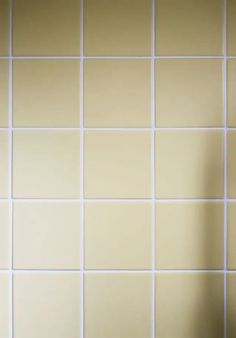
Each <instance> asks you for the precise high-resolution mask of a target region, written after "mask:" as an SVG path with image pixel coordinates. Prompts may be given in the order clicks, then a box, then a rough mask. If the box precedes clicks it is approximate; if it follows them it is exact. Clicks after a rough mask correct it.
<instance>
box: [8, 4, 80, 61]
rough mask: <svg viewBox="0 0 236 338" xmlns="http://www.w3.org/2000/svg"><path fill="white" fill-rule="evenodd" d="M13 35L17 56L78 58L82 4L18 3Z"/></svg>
mask: <svg viewBox="0 0 236 338" xmlns="http://www.w3.org/2000/svg"><path fill="white" fill-rule="evenodd" d="M13 36H14V39H13V51H14V55H29V56H31V55H33V56H41V55H46V56H47V55H49V56H66V55H68V56H73V55H79V53H80V1H79V0H67V1H66V3H65V1H64V0H40V1H37V0H33V1H32V0H17V1H15V2H14V10H13Z"/></svg>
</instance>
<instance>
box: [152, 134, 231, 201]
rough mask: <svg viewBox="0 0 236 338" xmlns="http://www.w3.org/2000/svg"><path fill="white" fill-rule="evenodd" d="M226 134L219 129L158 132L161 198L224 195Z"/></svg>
mask: <svg viewBox="0 0 236 338" xmlns="http://www.w3.org/2000/svg"><path fill="white" fill-rule="evenodd" d="M223 136H224V135H223V132H218V131H211V132H209V131H160V132H157V134H156V192H157V197H161V198H222V197H223V194H224V142H223V141H224V138H223Z"/></svg>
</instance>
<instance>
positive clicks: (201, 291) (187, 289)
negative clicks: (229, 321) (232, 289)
mask: <svg viewBox="0 0 236 338" xmlns="http://www.w3.org/2000/svg"><path fill="white" fill-rule="evenodd" d="M223 298H224V279H223V274H219V273H179V274H177V273H176V274H168V273H167V274H159V275H157V289H156V305H157V306H156V320H157V326H156V327H157V335H156V337H157V338H169V337H175V338H199V337H201V338H222V337H223V331H224V327H223V326H224V302H223Z"/></svg>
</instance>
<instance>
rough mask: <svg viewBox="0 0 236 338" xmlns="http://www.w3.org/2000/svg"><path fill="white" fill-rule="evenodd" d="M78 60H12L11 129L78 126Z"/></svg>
mask: <svg viewBox="0 0 236 338" xmlns="http://www.w3.org/2000/svg"><path fill="white" fill-rule="evenodd" d="M79 77H80V62H79V60H15V61H14V114H13V116H14V126H15V127H79V114H80V109H79Z"/></svg>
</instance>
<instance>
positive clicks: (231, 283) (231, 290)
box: [227, 274, 236, 338]
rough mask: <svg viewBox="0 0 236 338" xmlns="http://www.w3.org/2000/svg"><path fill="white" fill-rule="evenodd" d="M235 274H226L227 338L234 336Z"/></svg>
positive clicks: (235, 331)
mask: <svg viewBox="0 0 236 338" xmlns="http://www.w3.org/2000/svg"><path fill="white" fill-rule="evenodd" d="M235 316H236V274H228V276H227V332H228V335H227V337H228V338H234V337H235V336H236V324H235Z"/></svg>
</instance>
